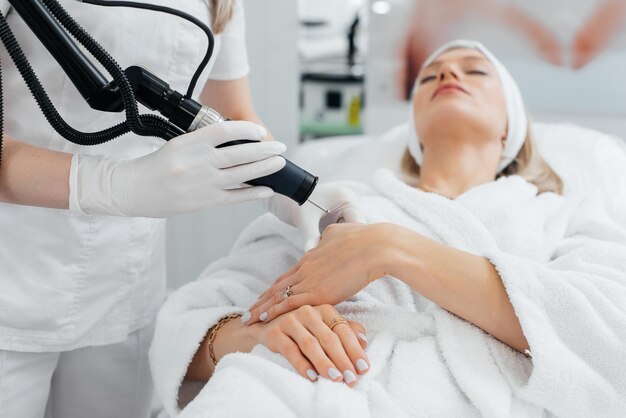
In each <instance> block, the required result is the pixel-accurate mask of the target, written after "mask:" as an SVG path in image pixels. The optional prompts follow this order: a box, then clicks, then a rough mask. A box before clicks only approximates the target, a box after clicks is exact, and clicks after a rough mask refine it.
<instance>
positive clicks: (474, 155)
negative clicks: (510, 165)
mask: <svg viewBox="0 0 626 418" xmlns="http://www.w3.org/2000/svg"><path fill="white" fill-rule="evenodd" d="M443 148H446V149H443ZM450 148H452V149H450ZM424 151H425V152H424V159H423V161H422V165H421V167H420V180H419V183H418V187H419V188H421V189H422V190H426V191H429V192H434V193H438V194H441V195H442V196H445V197H448V198H451V199H454V198H456V197H458V196H460V195H461V194H463V193H465V192H466V191H468V190H469V189H471V188H473V187H476V186H479V185H481V184H484V183H488V182H490V181H493V180H494V178H495V176H496V173H497V166H498V163H499V161H500V153H501V152H502V149H501V148H500V149H498V147H494V146H492V145H490V144H486V146H480V147H479V146H476V144H465V146H459V144H458V143H457V144H456V146H454V147H440V149H437V148H435V147H433V148H432V149H429V150H424Z"/></svg>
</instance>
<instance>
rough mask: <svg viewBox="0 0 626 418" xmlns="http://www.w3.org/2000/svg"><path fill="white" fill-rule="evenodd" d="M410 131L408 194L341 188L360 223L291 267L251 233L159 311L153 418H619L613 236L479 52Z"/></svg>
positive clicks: (270, 237)
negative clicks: (190, 392) (536, 143)
mask: <svg viewBox="0 0 626 418" xmlns="http://www.w3.org/2000/svg"><path fill="white" fill-rule="evenodd" d="M411 115H412V116H411V117H412V119H413V123H414V127H415V134H414V136H413V137H412V138H410V139H409V142H408V151H407V153H406V155H405V159H404V161H403V170H404V172H405V174H406V176H405V177H406V178H404V179H399V178H397V177H396V176H394V175H393V174H392V173H391V172H389V171H384V170H383V171H378V172H375V173H374V174H373V175H372V178H371V179H367V180H366V181H364V182H363V183H346V187H349V188H350V189H352V191H353V192H354V193H355V194H356V196H357V199H358V200H357V201H358V204H359V206H360V208H361V210H362V212H363V214H364V215H365V218H366V219H367V223H366V224H361V223H351V224H336V225H331V226H330V227H328V228H327V229H326V230H325V232H324V234H323V236H322V239H321V241H320V244H319V246H318V247H317V248H315V249H313V250H311V251H309V252H307V253H306V254H303V251H302V243H301V241H300V238H299V236H298V233H297V231H296V230H295V229H294V228H292V227H290V226H288V225H286V224H282V223H281V222H280V221H278V220H277V219H276V218H275V217H273V216H272V215H265V216H264V217H261V218H260V219H258V220H257V221H255V222H254V223H253V224H252V225H250V226H249V227H248V229H247V230H246V231H244V232H243V234H242V235H241V237H240V238H239V240H238V242H237V243H236V245H235V247H234V248H233V250H232V252H231V253H230V255H229V256H228V257H226V258H224V259H222V260H220V261H218V262H216V263H214V264H213V265H211V266H210V267H209V268H208V269H207V270H206V271H205V272H204V273H203V274H202V276H201V277H200V279H199V280H197V281H196V282H193V283H190V284H188V285H187V286H185V287H183V288H182V289H180V290H179V291H178V292H176V293H175V294H174V295H172V296H171V297H170V299H169V300H168V301H167V302H166V304H165V306H164V307H163V309H162V311H161V313H160V315H159V319H158V323H157V327H156V335H155V339H154V343H153V346H152V350H151V364H152V368H153V375H154V378H155V382H156V386H157V389H158V391H159V393H160V396H161V398H162V401H163V402H164V404H165V408H166V410H167V411H168V413H170V414H171V415H172V416H177V415H178V414H180V416H181V417H213V416H215V417H227V416H232V417H253V416H254V417H258V416H268V417H269V416H271V417H283V416H284V417H314V416H319V417H322V416H324V417H421V416H424V417H433V416H439V417H472V416H477V417H478V416H486V417H544V416H558V417H590V416H593V417H616V416H624V414H626V401H625V399H626V231H625V230H624V229H622V228H620V227H619V226H617V225H615V224H612V223H611V222H610V221H609V220H608V219H607V217H606V216H605V215H604V213H603V212H602V210H601V209H599V208H597V207H594V206H593V205H592V204H590V203H584V202H583V203H581V202H573V201H569V200H568V199H566V198H564V197H563V196H561V195H560V192H561V190H562V186H563V184H562V183H561V180H560V178H559V177H558V176H557V175H556V174H555V172H553V171H552V170H551V169H550V167H549V166H548V165H547V164H546V162H545V161H544V160H543V159H542V158H541V157H540V156H539V155H538V154H537V151H536V149H535V148H533V142H532V140H531V136H530V132H529V131H528V126H529V123H528V120H527V118H526V112H525V110H524V105H523V103H522V99H521V95H520V93H519V90H518V88H517V86H516V84H515V82H514V81H513V79H512V78H511V76H510V74H509V72H508V71H507V70H506V69H505V68H504V67H503V66H502V64H501V63H500V62H499V61H498V60H497V59H496V58H495V57H493V56H492V54H491V53H490V52H489V51H487V50H486V49H485V48H484V47H483V46H482V45H480V44H478V43H475V42H470V41H456V42H453V43H450V44H447V45H444V46H443V47H442V48H441V49H439V50H438V51H437V52H435V53H434V54H433V56H432V57H431V58H430V59H429V60H428V61H426V63H425V64H424V67H423V68H422V69H421V71H420V74H419V77H418V80H417V82H416V86H415V90H414V97H413V108H412V112H411ZM581 170H584V167H581ZM277 278H278V280H277ZM215 364H217V366H215ZM194 381H197V382H201V383H200V388H201V390H200V391H199V392H198V393H197V394H195V398H193V400H192V401H191V402H190V403H189V404H188V405H187V406H186V407H185V408H184V409H183V410H182V411H181V410H180V409H179V408H180V407H181V406H183V405H184V404H185V402H186V401H185V402H183V400H182V399H179V394H181V393H183V392H184V390H185V388H186V387H188V386H190V384H191V383H192V382H194Z"/></svg>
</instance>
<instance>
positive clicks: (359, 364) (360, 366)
mask: <svg viewBox="0 0 626 418" xmlns="http://www.w3.org/2000/svg"><path fill="white" fill-rule="evenodd" d="M356 368H357V369H359V371H360V372H364V371H365V370H367V369H369V368H370V366H368V365H367V361H365V360H363V359H362V358H360V359H358V360H357V361H356Z"/></svg>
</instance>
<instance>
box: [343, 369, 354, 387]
mask: <svg viewBox="0 0 626 418" xmlns="http://www.w3.org/2000/svg"><path fill="white" fill-rule="evenodd" d="M343 380H344V381H345V382H346V383H347V384H350V383H354V382H356V376H355V374H354V372H353V371H352V370H346V371H345V372H343Z"/></svg>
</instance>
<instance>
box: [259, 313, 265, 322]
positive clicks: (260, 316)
mask: <svg viewBox="0 0 626 418" xmlns="http://www.w3.org/2000/svg"><path fill="white" fill-rule="evenodd" d="M259 319H260V320H261V321H263V322H265V320H266V319H267V312H263V313H262V314H261V315H259Z"/></svg>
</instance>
